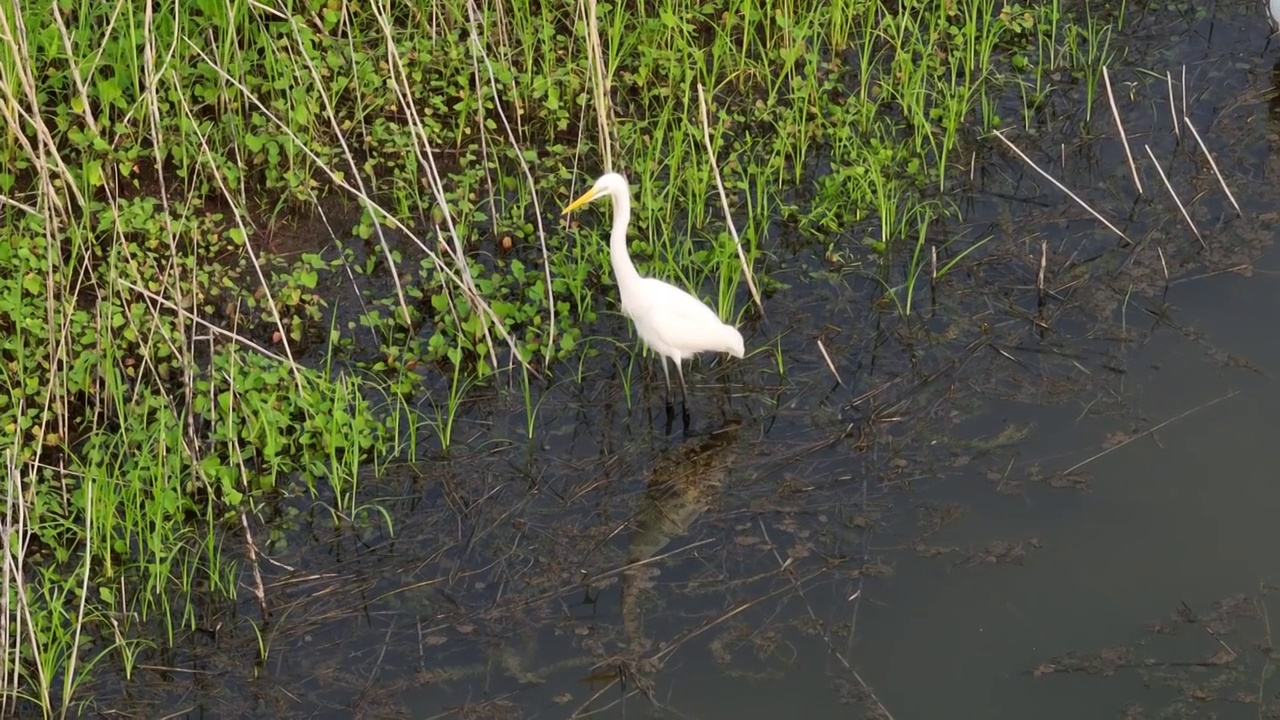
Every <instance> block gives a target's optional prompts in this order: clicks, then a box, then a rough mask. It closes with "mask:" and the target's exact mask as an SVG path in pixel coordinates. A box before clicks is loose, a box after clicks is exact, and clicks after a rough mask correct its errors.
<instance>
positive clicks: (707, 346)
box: [564, 0, 1280, 407]
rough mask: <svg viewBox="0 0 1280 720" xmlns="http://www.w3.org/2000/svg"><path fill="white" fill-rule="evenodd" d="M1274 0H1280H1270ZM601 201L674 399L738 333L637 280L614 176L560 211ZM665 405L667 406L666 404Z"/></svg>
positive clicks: (622, 275) (623, 288) (626, 302)
mask: <svg viewBox="0 0 1280 720" xmlns="http://www.w3.org/2000/svg"><path fill="white" fill-rule="evenodd" d="M1273 1H1280V0H1273ZM601 197H608V198H611V199H612V200H613V230H612V232H611V233H610V236H609V260H610V264H611V265H612V266H613V277H614V280H615V281H616V282H617V283H618V294H619V296H620V299H621V301H622V312H623V314H625V315H626V316H627V317H629V318H631V321H632V322H633V323H634V324H635V326H636V334H638V335H639V336H640V339H641V340H643V341H644V343H645V345H647V346H649V349H651V350H653V351H654V352H656V353H657V354H658V355H659V356H660V357H661V358H662V377H663V379H664V380H665V381H666V385H667V392H668V397H669V396H670V391H671V376H670V375H669V374H668V372H667V358H670V359H671V360H673V361H675V364H676V374H677V375H678V376H679V378H680V396H681V399H684V397H685V395H686V391H685V385H684V370H683V369H682V368H681V366H680V363H681V361H683V360H684V359H685V358H688V357H691V356H693V355H696V354H697V353H700V352H726V353H729V354H730V355H732V356H734V357H736V358H740V357H742V356H743V355H745V354H746V351H745V348H744V347H743V342H742V334H741V333H739V332H738V330H737V329H736V328H734V327H733V326H732V325H727V324H725V323H723V322H720V318H719V317H717V316H716V314H715V312H713V311H712V310H711V308H709V307H707V306H706V305H705V304H703V302H702V301H701V300H699V299H698V298H696V297H694V296H693V295H690V294H689V293H687V292H685V291H684V290H681V289H680V288H678V287H676V286H674V285H671V284H669V283H665V282H663V281H661V280H658V279H657V278H647V277H640V273H639V272H637V271H636V266H635V265H634V264H632V262H631V254H630V253H629V252H627V226H628V225H630V223H631V187H630V186H629V185H628V184H627V181H626V178H624V177H622V176H621V175H618V174H617V173H607V174H605V175H601V176H600V179H599V180H596V183H595V185H593V186H592V187H591V189H590V190H588V191H587V192H585V193H583V195H582V197H580V198H578V199H577V200H574V201H573V202H572V203H569V206H568V207H566V208H565V209H564V212H565V213H569V212H571V211H573V210H576V209H578V208H580V207H582V206H583V205H586V204H587V203H589V202H591V201H592V200H596V199H598V198H601ZM668 407H669V403H668Z"/></svg>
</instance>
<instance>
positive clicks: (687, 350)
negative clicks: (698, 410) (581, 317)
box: [561, 173, 746, 425]
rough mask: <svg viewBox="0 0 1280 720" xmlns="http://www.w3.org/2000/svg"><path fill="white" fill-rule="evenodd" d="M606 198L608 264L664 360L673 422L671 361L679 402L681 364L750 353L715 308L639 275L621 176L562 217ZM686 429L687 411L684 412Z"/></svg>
mask: <svg viewBox="0 0 1280 720" xmlns="http://www.w3.org/2000/svg"><path fill="white" fill-rule="evenodd" d="M602 197H607V198H611V199H612V200H613V230H612V232H611V233H610V234H609V260H610V264H611V265H613V278H614V280H615V281H616V282H617V283H618V294H619V295H620V296H621V299H622V312H623V313H624V314H625V315H626V316H627V317H629V318H631V321H632V322H633V323H635V326H636V333H637V334H638V335H640V339H641V340H643V341H644V343H645V345H648V346H649V349H651V350H653V351H654V352H656V353H658V356H659V357H661V358H662V378H663V380H664V381H665V382H666V386H667V409H668V421H669V420H670V408H671V399H670V398H671V376H670V375H669V374H668V373H667V358H671V359H672V360H673V361H675V364H676V374H677V375H678V376H679V378H680V399H681V401H682V402H687V401H686V391H685V385H684V370H683V369H681V367H680V362H681V361H682V360H684V359H685V358H687V357H691V356H693V355H695V354H697V353H700V352H708V351H709V352H726V353H729V354H730V355H732V356H734V357H736V358H740V357H742V356H743V355H745V354H746V353H745V349H744V347H743V343H742V334H741V333H739V332H738V330H737V328H735V327H733V326H732V325H726V324H725V323H723V322H720V318H719V317H717V316H716V314H715V312H713V311H712V310H711V308H709V307H707V306H706V305H705V304H703V302H702V301H701V300H699V299H698V298H696V297H694V296H693V295H690V294H689V293H687V292H685V291H684V290H681V289H680V288H678V287H676V286H674V285H671V284H669V283H665V282H662V281H661V280H658V279H657V278H651V277H640V273H638V272H636V266H635V265H634V264H632V262H631V254H630V253H628V252H627V226H628V225H629V224H630V223H631V186H630V185H628V184H627V180H626V178H624V177H622V176H621V175H619V174H617V173H606V174H604V175H601V176H600V179H598V180H596V184H595V185H593V186H591V189H590V190H588V191H586V192H585V193H583V194H582V197H580V198H578V199H577V200H574V201H573V202H571V203H569V206H568V207H566V208H565V209H564V212H563V213H561V214H562V215H567V214H568V213H570V212H573V211H574V210H577V209H578V208H580V207H582V206H583V205H586V204H587V203H589V202H591V201H592V200H596V199H598V198H602ZM684 416H685V420H686V425H687V421H688V409H687V408H685V410H684Z"/></svg>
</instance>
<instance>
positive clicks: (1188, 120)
mask: <svg viewBox="0 0 1280 720" xmlns="http://www.w3.org/2000/svg"><path fill="white" fill-rule="evenodd" d="M1182 120H1183V122H1185V123H1186V124H1187V129H1188V130H1190V131H1191V134H1192V135H1193V136H1194V137H1195V139H1196V144H1198V145H1199V146H1200V151H1201V152H1203V153H1204V156H1205V157H1206V158H1208V159H1209V167H1211V168H1213V174H1214V175H1215V176H1217V178H1218V184H1219V185H1221V186H1222V191H1223V192H1225V193H1226V194H1227V199H1228V200H1230V201H1231V205H1232V206H1233V207H1234V208H1235V209H1236V216H1237V217H1244V213H1243V212H1240V203H1238V202H1236V196H1235V195H1232V194H1231V188H1229V187H1227V181H1226V180H1224V179H1223V177H1222V173H1221V172H1219V171H1218V163H1216V162H1214V159H1213V156H1212V155H1210V154H1209V148H1207V147H1205V145H1204V140H1201V139H1200V132H1199V131H1198V130H1196V126H1195V125H1192V124H1191V118H1189V117H1185V116H1184V117H1183V118H1182Z"/></svg>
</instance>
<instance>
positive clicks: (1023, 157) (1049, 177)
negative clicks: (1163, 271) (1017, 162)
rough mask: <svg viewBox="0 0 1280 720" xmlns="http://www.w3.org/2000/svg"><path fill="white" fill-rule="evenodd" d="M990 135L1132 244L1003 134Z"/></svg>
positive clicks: (1125, 236) (999, 132)
mask: <svg viewBox="0 0 1280 720" xmlns="http://www.w3.org/2000/svg"><path fill="white" fill-rule="evenodd" d="M991 134H992V135H995V136H996V137H998V138H1000V141H1001V142H1003V143H1004V144H1005V145H1008V146H1009V149H1010V150H1012V151H1014V152H1015V153H1017V155H1018V157H1020V158H1022V160H1023V162H1025V163H1027V164H1028V165H1030V166H1031V168H1032V169H1033V170H1035V171H1036V172H1038V173H1040V174H1041V175H1043V176H1044V178H1045V179H1046V180H1048V181H1049V182H1051V183H1053V184H1054V185H1055V186H1056V187H1057V188H1058V189H1059V190H1061V191H1062V192H1064V193H1066V194H1067V195H1068V196H1069V197H1070V198H1071V199H1072V200H1075V201H1076V203H1077V204H1079V205H1080V207H1082V208H1084V209H1085V210H1086V211H1087V212H1088V213H1089V214H1090V215H1092V216H1094V217H1096V218H1098V220H1099V221H1100V222H1101V223H1102V224H1103V225H1106V226H1107V227H1108V228H1110V229H1111V232H1114V233H1115V234H1117V235H1119V236H1120V238H1121V239H1122V240H1124V241H1125V242H1127V243H1129V244H1130V245H1132V244H1133V241H1132V240H1130V239H1129V236H1128V235H1125V234H1124V233H1123V232H1121V231H1120V228H1118V227H1116V226H1115V225H1112V224H1111V223H1110V221H1108V220H1107V219H1106V218H1104V217H1102V216H1101V215H1099V214H1098V211H1097V210H1094V209H1093V208H1091V207H1089V204H1088V203H1086V202H1085V201H1084V200H1081V199H1080V197H1079V196H1078V195H1076V194H1075V193H1073V192H1071V191H1070V190H1068V189H1067V186H1066V185H1063V184H1062V183H1060V182H1058V181H1057V180H1056V179H1054V177H1053V176H1052V175H1050V174H1049V173H1047V172H1045V171H1044V170H1041V169H1040V166H1039V165H1036V164H1035V163H1034V162H1032V160H1031V158H1029V157H1027V156H1026V155H1025V154H1024V153H1023V152H1022V151H1021V150H1019V149H1018V147H1017V146H1016V145H1014V144H1013V143H1011V142H1009V139H1008V138H1006V137H1005V136H1004V133H1002V132H1001V131H999V130H993V131H992V133H991Z"/></svg>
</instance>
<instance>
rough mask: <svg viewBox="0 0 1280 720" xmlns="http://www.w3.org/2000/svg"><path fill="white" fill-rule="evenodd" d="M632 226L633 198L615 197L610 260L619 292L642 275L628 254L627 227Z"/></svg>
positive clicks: (618, 194) (630, 285)
mask: <svg viewBox="0 0 1280 720" xmlns="http://www.w3.org/2000/svg"><path fill="white" fill-rule="evenodd" d="M629 224H631V198H630V197H628V193H626V192H620V193H615V194H614V196H613V230H612V231H611V232H610V233H609V260H610V262H611V264H612V265H613V279H614V281H615V282H617V283H618V288H619V290H627V289H629V288H632V287H634V286H635V283H637V282H638V281H639V280H640V273H638V272H636V266H635V265H634V264H632V262H631V254H630V253H628V252H627V226H628V225H629Z"/></svg>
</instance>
